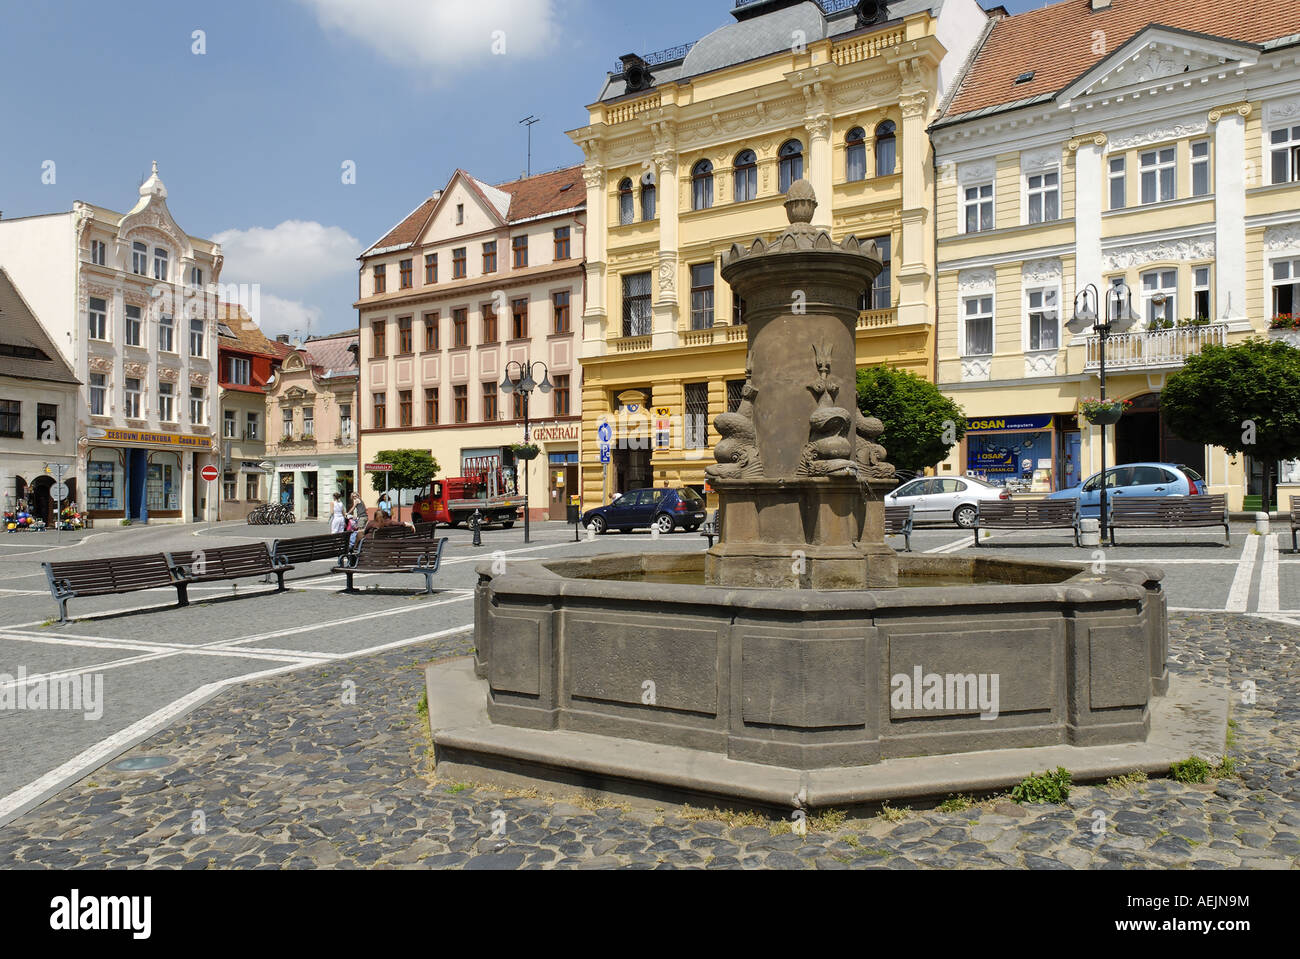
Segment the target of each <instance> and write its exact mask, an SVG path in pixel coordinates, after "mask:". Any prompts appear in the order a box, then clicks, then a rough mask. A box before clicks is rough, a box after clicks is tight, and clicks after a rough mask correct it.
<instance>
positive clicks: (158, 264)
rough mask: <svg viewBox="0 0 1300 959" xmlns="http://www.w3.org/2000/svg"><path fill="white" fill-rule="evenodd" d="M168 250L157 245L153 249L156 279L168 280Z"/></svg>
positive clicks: (154, 276)
mask: <svg viewBox="0 0 1300 959" xmlns="http://www.w3.org/2000/svg"><path fill="white" fill-rule="evenodd" d="M167 267H168V263H167V251H166V250H164V249H162V248H161V247H155V248H154V251H153V278H154V279H155V280H166V279H167V278H168V275H169V274H168V271H167Z"/></svg>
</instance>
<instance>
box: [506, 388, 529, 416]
mask: <svg viewBox="0 0 1300 959" xmlns="http://www.w3.org/2000/svg"><path fill="white" fill-rule="evenodd" d="M526 399H527V394H526V393H511V394H510V418H511V419H515V420H522V419H523V418H524V402H525V401H526Z"/></svg>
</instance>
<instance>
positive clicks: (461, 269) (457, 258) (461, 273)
mask: <svg viewBox="0 0 1300 959" xmlns="http://www.w3.org/2000/svg"><path fill="white" fill-rule="evenodd" d="M468 275H469V274H468V272H467V271H466V268H465V247H463V246H460V247H457V248H456V249H454V250H452V251H451V278H452V279H453V280H463V279H464V278H465V277H466V276H468Z"/></svg>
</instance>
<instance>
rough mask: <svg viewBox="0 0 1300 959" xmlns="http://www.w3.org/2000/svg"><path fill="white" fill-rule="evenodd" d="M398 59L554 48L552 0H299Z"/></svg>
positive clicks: (408, 61)
mask: <svg viewBox="0 0 1300 959" xmlns="http://www.w3.org/2000/svg"><path fill="white" fill-rule="evenodd" d="M299 2H300V3H303V4H304V5H306V6H308V7H310V8H311V9H313V10H315V12H316V18H317V19H318V20H319V21H320V24H321V26H322V27H324V28H326V29H333V30H341V31H343V32H344V33H347V34H350V35H351V36H353V37H355V38H356V39H358V40H360V41H361V42H362V43H364V44H366V45H367V46H369V47H371V48H372V49H374V50H375V51H376V52H378V53H379V54H381V55H383V56H385V57H387V58H388V59H389V60H392V61H393V62H394V63H399V64H404V65H407V66H411V65H420V66H424V67H434V68H439V69H442V68H451V67H458V66H466V65H470V64H474V63H482V62H484V61H489V60H492V59H494V57H496V56H503V57H524V58H527V57H534V56H538V55H540V54H543V53H547V52H550V51H551V50H552V49H553V43H554V39H555V36H556V32H557V31H556V25H555V11H554V2H553V0H299Z"/></svg>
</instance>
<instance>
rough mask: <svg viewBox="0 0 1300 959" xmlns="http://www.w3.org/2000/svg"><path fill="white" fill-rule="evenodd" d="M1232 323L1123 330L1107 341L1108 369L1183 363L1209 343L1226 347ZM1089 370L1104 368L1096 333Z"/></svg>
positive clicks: (1091, 343)
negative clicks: (1126, 331)
mask: <svg viewBox="0 0 1300 959" xmlns="http://www.w3.org/2000/svg"><path fill="white" fill-rule="evenodd" d="M1227 343H1228V324H1226V323H1211V324H1209V325H1208V326H1183V327H1174V328H1173V329H1171V330H1155V331H1153V332H1149V333H1148V332H1146V331H1143V332H1137V333H1120V334H1118V335H1116V336H1111V337H1109V338H1108V340H1107V343H1106V370H1107V371H1108V372H1109V371H1112V370H1158V369H1169V368H1173V367H1179V366H1182V365H1183V363H1185V362H1186V361H1187V358H1188V357H1189V356H1195V355H1196V354H1197V353H1199V352H1201V348H1202V347H1206V346H1226V345H1227ZM1086 344H1087V349H1088V359H1087V362H1086V364H1085V366H1084V368H1085V369H1086V370H1088V371H1092V370H1097V369H1100V368H1101V345H1100V340H1099V338H1098V337H1096V336H1090V337H1088V338H1087V340H1086Z"/></svg>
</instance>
